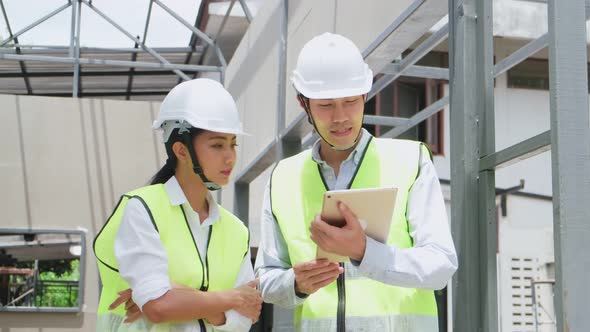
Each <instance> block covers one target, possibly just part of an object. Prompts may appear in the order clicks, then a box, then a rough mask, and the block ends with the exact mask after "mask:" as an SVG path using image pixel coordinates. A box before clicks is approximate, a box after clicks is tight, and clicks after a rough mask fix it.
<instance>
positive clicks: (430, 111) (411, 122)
mask: <svg viewBox="0 0 590 332" xmlns="http://www.w3.org/2000/svg"><path fill="white" fill-rule="evenodd" d="M448 104H449V96H444V97H442V98H441V99H439V100H437V101H436V102H434V103H432V104H431V105H430V106H428V107H426V108H425V109H423V110H421V111H420V112H418V113H416V114H414V115H413V116H412V117H411V118H409V119H404V120H406V121H405V123H403V124H401V125H400V126H398V127H395V128H393V129H391V130H389V131H388V132H386V133H385V134H383V135H382V137H389V138H394V137H398V136H399V135H401V134H403V133H405V132H406V131H408V130H410V129H412V128H413V127H414V126H416V125H417V124H419V123H420V122H422V121H424V120H426V119H428V118H429V117H431V116H433V115H434V114H436V113H438V112H440V111H442V110H443V108H444V107H445V106H446V105H448ZM365 117H366V116H365Z"/></svg>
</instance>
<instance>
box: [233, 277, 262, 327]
mask: <svg viewBox="0 0 590 332" xmlns="http://www.w3.org/2000/svg"><path fill="white" fill-rule="evenodd" d="M258 282H259V280H258V279H256V280H252V281H250V282H249V283H247V284H245V285H243V286H240V287H237V288H235V289H234V294H233V295H232V296H233V301H234V303H235V305H234V310H236V311H237V312H239V313H240V314H241V315H242V316H244V317H248V318H250V320H252V324H254V323H256V322H257V321H258V318H259V317H260V311H261V310H262V294H261V293H260V291H259V290H258V289H256V287H257V286H258Z"/></svg>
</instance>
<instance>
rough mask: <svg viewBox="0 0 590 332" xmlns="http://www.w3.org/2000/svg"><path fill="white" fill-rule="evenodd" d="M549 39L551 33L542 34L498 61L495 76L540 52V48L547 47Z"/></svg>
mask: <svg viewBox="0 0 590 332" xmlns="http://www.w3.org/2000/svg"><path fill="white" fill-rule="evenodd" d="M548 41H549V33H546V34H544V35H542V36H541V37H539V38H537V39H535V40H533V41H531V42H529V43H528V44H526V45H524V46H523V47H521V48H520V49H518V50H517V51H515V52H514V53H512V54H510V55H509V56H507V57H506V58H504V59H503V60H502V61H500V62H498V63H497V64H496V65H495V66H494V73H495V75H494V76H495V77H498V76H500V75H502V74H503V73H505V72H507V71H508V70H510V69H511V68H513V67H514V66H516V65H518V64H519V63H521V62H523V61H524V60H526V59H527V58H529V57H530V56H532V55H534V54H535V53H537V52H539V51H540V50H542V49H544V48H545V47H547V43H548Z"/></svg>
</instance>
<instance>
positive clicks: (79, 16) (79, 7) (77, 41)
mask: <svg viewBox="0 0 590 332" xmlns="http://www.w3.org/2000/svg"><path fill="white" fill-rule="evenodd" d="M74 9H76V36H75V38H74V40H75V46H74V57H75V58H76V59H79V58H80V26H81V25H82V24H81V22H80V21H81V20H82V5H81V4H80V3H79V2H77V1H75V2H74V5H73V7H72V10H74ZM81 87H82V84H81V83H80V63H79V62H77V63H74V81H73V83H72V97H78V96H79V94H80V90H81V89H80V88H81Z"/></svg>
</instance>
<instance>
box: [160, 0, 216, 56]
mask: <svg viewBox="0 0 590 332" xmlns="http://www.w3.org/2000/svg"><path fill="white" fill-rule="evenodd" d="M152 1H153V2H155V3H156V4H157V5H158V6H160V7H161V8H162V9H164V10H165V11H166V12H168V14H170V15H171V16H172V17H174V18H175V19H176V20H177V21H178V22H180V23H182V25H184V26H185V27H187V28H188V29H189V30H190V31H192V32H193V33H194V34H195V35H197V36H199V38H201V39H202V40H204V41H205V42H206V43H207V44H209V46H210V47H212V48H213V49H214V50H215V54H216V55H217V58H218V59H219V62H220V63H221V66H222V67H224V68H225V67H227V62H226V61H225V57H224V56H223V54H222V53H221V50H220V49H219V46H217V44H215V42H213V40H212V39H211V38H209V36H207V35H206V34H205V33H204V32H202V31H201V30H199V29H197V28H196V27H195V26H193V25H192V24H190V23H188V22H187V21H186V20H185V19H183V18H182V17H180V16H179V15H178V14H176V13H175V12H174V11H173V10H172V9H170V8H168V7H167V6H166V5H164V4H163V3H162V2H161V1H160V0H152Z"/></svg>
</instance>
